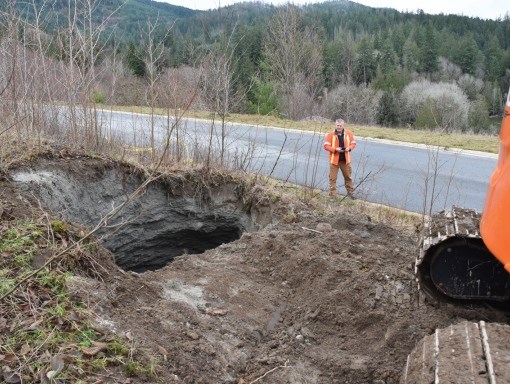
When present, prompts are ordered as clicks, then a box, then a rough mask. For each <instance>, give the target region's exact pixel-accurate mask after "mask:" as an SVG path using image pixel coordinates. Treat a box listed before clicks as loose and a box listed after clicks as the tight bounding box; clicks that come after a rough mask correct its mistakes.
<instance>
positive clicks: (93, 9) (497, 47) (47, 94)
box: [0, 0, 510, 133]
mask: <svg viewBox="0 0 510 384" xmlns="http://www.w3.org/2000/svg"><path fill="white" fill-rule="evenodd" d="M0 9H1V11H2V14H1V19H0V22H1V32H0V39H1V42H0V43H1V45H0V49H1V51H0V56H1V60H0V62H1V64H0V66H1V68H0V71H1V72H0V75H1V78H0V79H1V80H0V81H1V82H0V90H1V89H4V88H5V89H8V86H7V85H8V84H10V85H12V81H13V79H17V81H21V80H20V79H27V78H28V77H30V78H35V79H37V80H36V81H34V82H30V83H26V84H21V85H20V86H18V87H17V88H16V89H17V91H18V92H19V90H20V89H22V88H24V87H28V88H30V89H31V90H26V91H25V94H26V93H27V92H29V93H30V92H35V91H34V87H35V86H36V83H37V82H39V81H42V80H41V78H42V77H44V78H46V79H52V78H59V77H62V76H64V77H65V78H66V81H63V80H60V81H59V82H57V83H54V82H50V83H47V81H46V85H39V87H40V88H41V89H44V92H42V91H37V92H36V93H37V98H42V99H47V100H62V98H67V97H68V95H67V96H66V94H68V92H67V91H66V89H67V90H68V89H69V87H70V86H71V84H72V87H73V100H75V101H76V102H85V101H90V100H93V101H95V102H96V103H111V104H120V105H135V104H137V105H147V106H150V107H168V108H171V109H176V108H184V107H188V106H191V107H192V108H196V109H205V110H208V111H211V112H214V113H217V114H218V115H219V116H222V117H225V116H226V115H227V114H228V113H231V112H244V113H254V114H273V115H276V116H285V117H290V118H293V119H302V118H307V117H310V116H322V117H326V118H331V119H333V118H338V117H342V118H344V119H346V120H347V121H349V122H353V123H359V124H371V125H374V124H380V125H384V126H407V127H416V128H428V129H440V130H441V131H443V132H451V131H469V132H475V133H478V132H490V133H494V132H495V130H496V129H497V127H498V126H499V116H500V114H501V112H502V102H503V100H504V94H505V92H506V91H507V89H508V87H509V85H510V17H509V15H508V14H506V16H505V17H504V18H503V19H500V20H482V19H479V18H471V17H464V16H455V15H428V14H425V13H424V12H422V11H418V12H417V13H402V12H398V11H395V10H392V9H387V8H384V9H377V8H370V7H366V6H363V5H360V4H357V3H355V2H351V1H346V0H338V1H329V2H324V3H319V4H311V5H306V6H294V5H284V6H279V7H275V6H272V5H267V4H263V3H259V2H246V3H240V4H236V5H233V6H228V7H223V8H218V9H215V10H211V11H193V10H189V9H186V8H183V7H176V6H172V5H169V4H166V3H158V2H155V1H150V0H127V1H123V0H71V1H69V0H65V1H64V0H28V1H23V2H21V1H18V0H8V1H6V2H4V3H3V4H2V5H1V6H0ZM502 11H503V10H502ZM14 41H16V42H17V43H14ZM32 60H40V62H41V63H42V65H41V66H40V67H38V68H32V70H34V71H36V72H37V71H43V72H41V73H40V75H41V76H35V77H34V73H33V72H32V73H30V74H28V73H22V71H30V70H31V69H30V68H31V66H30V65H25V66H23V67H19V66H17V65H16V63H19V62H20V61H24V62H25V63H27V62H31V61H32ZM15 72H19V73H17V74H16V76H14V74H15ZM11 75H12V76H11ZM69 76H71V77H72V79H73V80H72V81H71V80H70V78H69ZM9 79H10V80H9ZM69 82H70V83H69ZM50 84H51V86H49V85H50Z"/></svg>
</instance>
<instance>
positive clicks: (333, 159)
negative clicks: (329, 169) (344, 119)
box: [324, 128, 356, 165]
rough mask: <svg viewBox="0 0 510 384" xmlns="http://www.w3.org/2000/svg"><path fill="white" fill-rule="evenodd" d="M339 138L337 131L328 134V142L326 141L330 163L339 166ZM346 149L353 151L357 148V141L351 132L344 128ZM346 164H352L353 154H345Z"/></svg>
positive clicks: (325, 145) (325, 147)
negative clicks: (337, 149)
mask: <svg viewBox="0 0 510 384" xmlns="http://www.w3.org/2000/svg"><path fill="white" fill-rule="evenodd" d="M339 147H340V145H339V143H338V136H337V135H336V132H335V131H331V132H328V133H327V135H326V140H325V141H324V149H325V150H326V151H328V152H329V163H330V164H335V165H338V162H339V161H340V152H336V150H335V149H336V148H339ZM344 148H350V149H351V151H352V150H353V149H354V148H356V140H355V139H354V135H353V134H352V132H351V131H349V130H348V129H345V128H344ZM344 154H345V162H346V163H347V164H349V163H350V162H351V153H350V152H344Z"/></svg>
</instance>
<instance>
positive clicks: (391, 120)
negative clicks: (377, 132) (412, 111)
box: [377, 91, 400, 127]
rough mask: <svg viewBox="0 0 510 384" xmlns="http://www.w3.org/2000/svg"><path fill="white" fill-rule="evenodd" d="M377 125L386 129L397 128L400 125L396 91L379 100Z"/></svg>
mask: <svg viewBox="0 0 510 384" xmlns="http://www.w3.org/2000/svg"><path fill="white" fill-rule="evenodd" d="M377 123H378V124H380V125H383V126H386V127H396V126H397V125H398V124H399V123H400V112H399V101H398V96H397V95H396V94H395V92H394V91H388V92H385V93H384V94H383V95H382V97H381V99H380V100H379V107H378V108H377Z"/></svg>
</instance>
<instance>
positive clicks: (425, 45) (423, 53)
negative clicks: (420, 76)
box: [419, 23, 439, 75]
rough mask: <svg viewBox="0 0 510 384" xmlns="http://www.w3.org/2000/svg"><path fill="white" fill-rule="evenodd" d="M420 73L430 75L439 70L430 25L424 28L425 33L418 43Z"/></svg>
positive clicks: (435, 45)
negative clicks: (419, 45) (419, 46)
mask: <svg viewBox="0 0 510 384" xmlns="http://www.w3.org/2000/svg"><path fill="white" fill-rule="evenodd" d="M420 44H421V49H420V66H419V69H420V72H424V73H427V74H429V75H430V74H432V73H434V72H436V71H437V70H438V69H439V53H438V44H437V39H436V35H435V33H434V29H433V27H432V24H431V23H428V24H427V26H426V27H425V32H424V34H423V37H422V41H421V42H420Z"/></svg>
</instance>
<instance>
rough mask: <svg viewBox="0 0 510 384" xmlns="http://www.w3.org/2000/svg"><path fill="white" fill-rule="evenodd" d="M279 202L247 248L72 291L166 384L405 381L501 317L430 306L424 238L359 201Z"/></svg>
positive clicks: (231, 246) (113, 276) (81, 282)
mask: <svg viewBox="0 0 510 384" xmlns="http://www.w3.org/2000/svg"><path fill="white" fill-rule="evenodd" d="M83 162H88V163H86V164H87V165H88V166H89V167H91V168H92V167H97V166H98V163H97V161H93V160H86V159H83V158H82V159H81V160H80V167H83ZM77 164H78V163H77V162H75V161H72V160H67V161H65V162H64V161H60V164H59V167H60V169H62V168H68V169H69V172H72V168H73V167H77ZM79 173H80V172H76V174H79ZM84 177H85V176H84ZM23 193H26V191H25V192H23ZM19 195H20V190H19V189H18V188H17V187H16V186H14V185H13V184H12V183H11V182H9V181H4V182H3V183H2V187H1V196H0V199H1V200H2V201H4V202H9V204H11V208H9V209H11V214H14V212H15V209H20V208H19V207H20V205H22V204H25V203H22V202H21V200H18V199H17V196H19ZM259 200H260V199H259ZM262 200H264V204H267V199H262ZM275 200H276V202H274V203H272V206H271V207H272V212H273V215H272V217H271V218H270V220H268V218H267V215H266V216H265V219H264V221H265V222H264V223H260V222H259V223H258V225H259V230H252V231H250V232H244V233H243V234H242V235H241V237H240V238H239V239H238V240H235V241H232V242H230V243H228V244H223V245H220V246H219V247H217V248H214V249H210V250H208V251H206V252H204V253H201V254H183V255H181V256H177V257H175V258H174V259H173V261H172V262H171V263H170V264H168V265H166V266H165V267H163V268H161V269H158V270H153V271H147V272H144V273H136V272H133V271H123V270H121V269H120V268H116V267H112V266H111V265H112V264H110V263H105V268H107V271H106V273H104V274H103V279H102V280H101V279H92V278H90V277H85V276H80V275H76V276H75V277H73V278H71V279H70V280H69V289H71V290H72V291H73V293H74V295H75V296H77V297H79V298H81V299H83V300H84V302H86V303H88V305H90V306H91V307H92V308H93V309H94V310H95V312H96V314H97V319H96V322H97V324H98V327H102V329H104V331H105V332H112V333H116V334H118V335H123V336H125V337H127V338H128V339H129V340H130V341H131V343H132V345H133V347H135V348H144V349H146V350H149V351H150V352H151V354H153V356H155V358H156V359H157V362H158V363H157V368H156V370H157V379H156V380H155V381H157V382H161V383H238V384H241V383H255V382H257V383H378V384H383V383H386V384H389V383H398V382H399V380H400V377H401V374H402V372H403V369H404V367H405V364H406V358H407V355H408V354H409V353H410V352H411V350H412V349H413V347H414V346H415V345H416V344H417V342H418V341H419V340H420V339H422V338H423V337H424V336H426V335H429V334H431V333H433V332H434V330H435V328H442V327H446V326H448V325H450V324H454V323H457V322H460V321H462V320H464V319H469V320H471V319H484V320H490V319H496V320H497V319H499V320H501V318H500V315H499V314H497V313H493V312H491V311H489V310H482V309H479V308H478V309H467V308H459V307H454V306H450V305H446V304H444V305H441V306H440V307H432V306H429V305H427V304H425V303H424V302H423V301H422V300H420V298H419V296H418V294H417V289H416V283H415V280H414V276H413V268H414V266H413V262H414V259H415V256H416V246H417V240H418V239H417V235H416V233H413V231H405V230H403V229H402V228H394V227H392V226H390V225H387V224H382V223H378V222H375V220H374V219H373V218H372V217H371V216H369V215H367V214H366V213H361V211H360V210H357V209H356V204H360V203H361V202H355V203H352V202H349V204H348V205H347V204H346V203H345V202H342V203H339V201H338V200H336V201H328V202H326V205H324V207H323V208H322V211H319V210H318V209H317V207H313V208H312V207H310V206H307V205H305V204H304V203H301V202H297V201H289V200H286V199H284V198H281V199H275ZM24 201H25V200H24ZM353 204H354V205H353ZM5 206H7V205H5ZM255 208H256V207H255V206H254V207H252V210H253V211H255ZM319 212H324V214H320V213H319ZM291 213H292V215H291ZM290 217H292V220H290V219H289V218H290ZM289 221H292V222H289ZM99 262H100V260H99ZM132 382H136V380H133V381H132Z"/></svg>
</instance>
